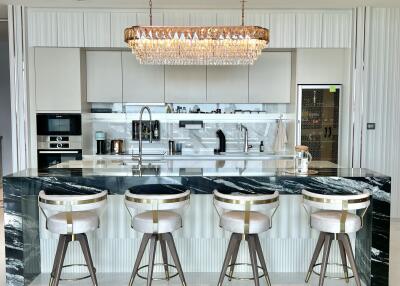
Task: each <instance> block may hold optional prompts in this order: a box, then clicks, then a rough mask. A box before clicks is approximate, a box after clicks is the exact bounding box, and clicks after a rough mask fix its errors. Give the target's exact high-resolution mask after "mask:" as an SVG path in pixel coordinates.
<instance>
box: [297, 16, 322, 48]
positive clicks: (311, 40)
mask: <svg viewBox="0 0 400 286" xmlns="http://www.w3.org/2000/svg"><path fill="white" fill-rule="evenodd" d="M321 47H322V13H321V12H311V11H310V12H307V11H305V12H298V13H296V48H321Z"/></svg>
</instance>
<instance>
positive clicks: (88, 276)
mask: <svg viewBox="0 0 400 286" xmlns="http://www.w3.org/2000/svg"><path fill="white" fill-rule="evenodd" d="M74 266H82V267H86V268H88V266H87V265H86V264H68V265H63V267H62V268H69V267H74ZM93 271H94V273H96V268H94V269H93ZM50 277H51V278H53V279H54V276H53V273H51V274H50ZM88 278H90V274H89V275H86V276H82V277H78V278H60V281H69V282H73V281H80V280H83V279H88Z"/></svg>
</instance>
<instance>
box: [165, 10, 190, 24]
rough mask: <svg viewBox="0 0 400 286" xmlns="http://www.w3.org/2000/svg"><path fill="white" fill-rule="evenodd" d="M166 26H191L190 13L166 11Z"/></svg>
mask: <svg viewBox="0 0 400 286" xmlns="http://www.w3.org/2000/svg"><path fill="white" fill-rule="evenodd" d="M164 25H165V26H189V25H190V13H189V12H188V11H181V10H177V11H165V12H164Z"/></svg>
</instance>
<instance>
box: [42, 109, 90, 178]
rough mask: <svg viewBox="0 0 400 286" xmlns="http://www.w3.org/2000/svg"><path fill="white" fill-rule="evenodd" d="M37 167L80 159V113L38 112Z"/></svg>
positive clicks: (45, 167)
mask: <svg viewBox="0 0 400 286" xmlns="http://www.w3.org/2000/svg"><path fill="white" fill-rule="evenodd" d="M36 119H37V134H38V137H37V149H38V150H37V152H38V169H39V170H42V169H47V168H49V167H51V166H53V165H56V164H59V163H62V162H66V161H71V160H82V136H81V135H82V126H81V125H82V123H81V115H80V114H54V113H51V114H49V113H48V114H38V115H37V117H36Z"/></svg>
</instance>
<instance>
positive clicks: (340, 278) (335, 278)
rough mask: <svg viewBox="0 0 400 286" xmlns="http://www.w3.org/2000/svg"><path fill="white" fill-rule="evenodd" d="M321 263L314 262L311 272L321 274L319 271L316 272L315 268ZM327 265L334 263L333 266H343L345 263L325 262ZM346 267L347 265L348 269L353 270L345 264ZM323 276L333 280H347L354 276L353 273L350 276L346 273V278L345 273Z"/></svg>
mask: <svg viewBox="0 0 400 286" xmlns="http://www.w3.org/2000/svg"><path fill="white" fill-rule="evenodd" d="M321 265H322V263H317V264H315V265H314V267H313V271H312V272H313V273H314V274H316V275H318V276H321V273H319V272H317V271H316V270H315V267H317V266H321ZM327 265H335V266H341V267H343V266H345V265H343V264H340V263H327ZM346 267H347V269H348V270H351V271H353V270H352V269H351V267H350V266H348V265H346ZM310 275H311V272H310ZM325 278H330V279H334V280H348V279H351V278H354V276H353V275H352V276H348V275H347V278H346V275H345V276H344V277H343V276H329V275H325Z"/></svg>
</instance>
